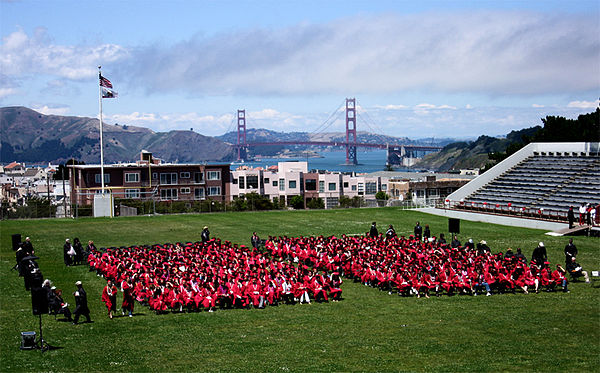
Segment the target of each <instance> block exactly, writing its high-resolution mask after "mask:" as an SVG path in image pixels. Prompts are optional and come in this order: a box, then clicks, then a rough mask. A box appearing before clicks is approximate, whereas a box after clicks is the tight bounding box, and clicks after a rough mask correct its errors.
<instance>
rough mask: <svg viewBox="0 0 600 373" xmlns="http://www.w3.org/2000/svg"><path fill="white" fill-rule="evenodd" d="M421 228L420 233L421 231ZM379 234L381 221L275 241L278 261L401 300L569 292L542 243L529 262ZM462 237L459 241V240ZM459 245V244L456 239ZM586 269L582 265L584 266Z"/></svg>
mask: <svg viewBox="0 0 600 373" xmlns="http://www.w3.org/2000/svg"><path fill="white" fill-rule="evenodd" d="M419 228H420V225H419V224H417V229H416V231H417V233H421V229H419ZM390 229H392V230H393V227H391V226H390V228H389V229H388V231H386V235H385V236H384V235H379V234H378V233H377V232H376V226H375V223H373V224H372V225H371V229H370V231H369V233H368V234H366V235H364V236H346V235H342V236H341V237H333V236H332V237H323V236H319V237H295V238H289V237H278V238H272V237H271V238H269V240H267V242H266V249H267V251H268V252H269V253H270V254H271V255H272V256H273V257H279V258H285V259H287V260H291V261H296V262H298V263H299V264H301V265H306V266H313V267H314V268H315V269H316V270H321V271H326V272H329V273H331V272H336V273H340V274H341V275H342V276H343V277H345V278H349V279H353V280H354V281H359V282H361V283H363V284H364V285H367V286H372V287H376V288H379V289H381V290H385V291H388V292H389V294H392V293H397V294H398V295H401V296H411V295H415V296H417V297H421V296H423V297H429V296H430V294H435V295H437V296H440V295H442V294H448V295H452V294H470V295H477V294H478V293H485V294H486V295H488V296H489V295H492V294H493V293H505V292H516V291H522V292H523V293H529V292H530V291H532V290H533V291H535V292H536V293H537V292H540V291H542V290H547V291H554V290H556V289H557V288H560V289H562V290H563V291H564V292H568V279H567V277H566V275H567V270H565V269H564V268H563V266H562V265H560V264H557V265H556V268H555V269H554V270H553V269H552V268H551V267H550V262H548V258H547V254H546V249H545V247H544V244H543V243H542V242H540V243H539V245H538V247H537V248H536V249H535V250H534V253H533V255H532V260H531V261H530V262H529V261H528V260H527V259H526V257H525V256H524V255H523V253H522V252H521V249H517V252H516V253H514V252H513V250H512V249H511V248H508V249H507V250H506V252H505V253H502V252H499V253H496V254H493V253H492V252H491V250H490V248H489V247H488V246H487V244H486V242H485V241H483V240H482V241H481V242H480V243H479V244H477V245H475V244H474V243H473V241H472V240H469V241H468V242H467V243H466V244H465V245H464V246H460V244H457V245H454V244H451V245H447V244H446V243H440V242H439V241H438V240H437V239H436V238H435V237H430V238H428V239H423V237H420V235H419V234H417V235H416V236H413V235H411V236H409V237H408V238H407V237H398V236H396V235H395V234H392V233H391V232H390ZM455 239H456V238H455ZM453 241H454V240H453ZM578 269H579V270H581V268H580V266H579V268H578Z"/></svg>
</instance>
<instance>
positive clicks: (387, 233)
mask: <svg viewBox="0 0 600 373" xmlns="http://www.w3.org/2000/svg"><path fill="white" fill-rule="evenodd" d="M395 236H396V230H395V229H394V226H393V225H391V224H390V226H389V227H388V229H387V231H385V238H386V239H388V240H389V239H390V238H392V237H395Z"/></svg>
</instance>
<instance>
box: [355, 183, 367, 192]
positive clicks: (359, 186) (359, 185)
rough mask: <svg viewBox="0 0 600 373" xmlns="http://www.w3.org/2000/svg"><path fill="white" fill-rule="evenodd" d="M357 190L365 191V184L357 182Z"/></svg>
mask: <svg viewBox="0 0 600 373" xmlns="http://www.w3.org/2000/svg"><path fill="white" fill-rule="evenodd" d="M352 190H354V189H352ZM358 191H359V192H364V191H365V184H363V183H358Z"/></svg>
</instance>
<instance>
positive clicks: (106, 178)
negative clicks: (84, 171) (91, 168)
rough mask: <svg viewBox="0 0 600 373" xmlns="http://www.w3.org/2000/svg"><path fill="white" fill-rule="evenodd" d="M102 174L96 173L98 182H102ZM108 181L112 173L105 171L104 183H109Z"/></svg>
mask: <svg viewBox="0 0 600 373" xmlns="http://www.w3.org/2000/svg"><path fill="white" fill-rule="evenodd" d="M100 175H101V174H96V184H101V182H100V180H101V179H100ZM108 183H110V174H107V173H105V174H104V184H108Z"/></svg>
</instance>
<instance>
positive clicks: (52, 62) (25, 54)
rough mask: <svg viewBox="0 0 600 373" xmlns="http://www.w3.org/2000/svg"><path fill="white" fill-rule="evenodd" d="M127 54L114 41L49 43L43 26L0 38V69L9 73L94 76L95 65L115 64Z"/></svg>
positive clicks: (95, 72) (79, 77) (75, 78)
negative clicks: (73, 43) (99, 43)
mask: <svg viewBox="0 0 600 373" xmlns="http://www.w3.org/2000/svg"><path fill="white" fill-rule="evenodd" d="M127 55H128V52H127V50H126V49H125V48H123V47H122V46H119V45H116V44H101V45H97V46H84V45H60V44H54V43H52V41H51V40H50V38H49V36H48V35H47V33H46V30H45V29H43V28H38V29H37V30H36V31H35V33H34V35H33V36H30V35H27V34H26V33H25V32H24V31H23V30H22V29H19V30H17V31H14V32H13V33H11V34H9V35H8V36H5V37H4V38H2V44H0V70H1V71H2V72H3V73H4V74H7V75H11V76H24V75H30V74H48V75H51V76H57V77H61V78H66V79H71V80H82V79H87V78H91V77H93V76H95V75H96V74H97V73H98V70H97V68H96V67H97V66H98V65H99V64H102V63H109V62H110V63H115V62H117V61H120V60H123V59H124V58H126V57H127Z"/></svg>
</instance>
